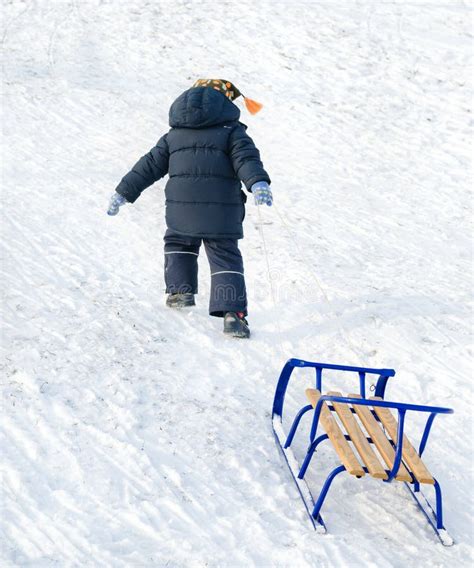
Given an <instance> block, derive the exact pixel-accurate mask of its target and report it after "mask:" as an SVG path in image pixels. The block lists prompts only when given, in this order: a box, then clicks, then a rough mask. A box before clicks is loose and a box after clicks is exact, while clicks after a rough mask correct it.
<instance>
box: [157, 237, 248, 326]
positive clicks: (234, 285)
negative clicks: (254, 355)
mask: <svg viewBox="0 0 474 568" xmlns="http://www.w3.org/2000/svg"><path fill="white" fill-rule="evenodd" d="M164 241H165V283H166V292H167V293H168V294H177V293H179V294H186V293H191V294H197V291H198V256H199V248H200V246H201V243H203V244H204V248H205V250H206V254H207V259H208V261H209V266H210V269H211V296H210V299H209V313H210V315H211V316H216V317H224V315H225V313H226V312H243V313H244V314H245V315H247V292H246V289H245V279H244V265H243V262H242V255H241V254H240V250H239V247H238V244H237V239H201V238H199V237H188V236H184V235H180V234H178V233H175V232H174V231H171V230H170V229H168V230H167V231H166V233H165V237H164Z"/></svg>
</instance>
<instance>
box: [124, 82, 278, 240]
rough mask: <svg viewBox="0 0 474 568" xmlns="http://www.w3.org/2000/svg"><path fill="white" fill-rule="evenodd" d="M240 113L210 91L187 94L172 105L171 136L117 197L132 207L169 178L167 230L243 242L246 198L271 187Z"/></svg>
mask: <svg viewBox="0 0 474 568" xmlns="http://www.w3.org/2000/svg"><path fill="white" fill-rule="evenodd" d="M239 118H240V110H239V109H238V107H237V106H236V105H235V104H234V103H232V102H231V101H230V100H229V99H227V98H226V97H225V96H224V95H223V94H222V93H220V92H218V91H216V90H214V89H211V88H209V87H197V88H192V89H189V90H187V91H185V92H184V93H183V94H182V95H180V96H179V97H178V98H177V99H176V100H175V102H174V103H173V104H172V105H171V108H170V112H169V123H170V126H171V129H170V131H169V132H168V133H167V134H165V135H164V136H163V137H162V138H160V140H159V141H158V143H157V145H156V146H155V147H154V148H152V150H150V152H148V154H145V156H143V157H142V158H140V160H139V161H138V162H137V163H136V164H135V165H134V166H133V168H132V170H131V171H130V172H129V173H128V174H127V175H126V176H125V177H124V178H123V179H122V181H121V182H120V184H119V186H118V187H117V189H116V191H117V193H120V194H121V195H123V196H124V197H125V198H126V199H127V201H130V202H132V203H133V202H134V201H135V200H136V199H137V198H138V197H139V196H140V194H141V192H142V191H143V190H144V189H145V188H147V187H148V186H150V185H151V184H152V183H154V182H155V181H157V180H159V179H160V178H162V177H163V176H165V175H166V174H167V173H168V174H169V180H168V182H167V184H166V188H165V194H166V224H167V226H168V228H170V229H171V230H173V231H175V232H177V233H180V234H182V235H190V236H194V237H202V238H209V239H218V238H234V239H240V238H242V237H243V231H242V221H243V219H244V215H245V206H244V203H245V201H246V195H245V193H244V192H243V191H242V190H241V181H242V182H244V184H245V186H246V188H247V189H248V190H250V188H251V186H252V185H253V184H254V183H255V182H257V181H266V182H268V183H270V178H269V176H268V174H267V172H266V171H265V170H264V168H263V164H262V162H261V161H260V154H259V151H258V150H257V148H256V147H255V144H254V143H253V141H252V139H251V138H250V136H248V134H247V133H246V129H247V127H246V126H245V125H244V124H242V123H241V122H239Z"/></svg>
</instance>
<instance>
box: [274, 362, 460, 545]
mask: <svg viewBox="0 0 474 568" xmlns="http://www.w3.org/2000/svg"><path fill="white" fill-rule="evenodd" d="M295 367H298V368H301V367H310V368H314V369H315V372H316V373H315V374H316V389H317V390H319V392H322V378H323V377H322V375H323V370H325V369H329V370H333V371H349V372H352V373H357V374H358V376H359V393H360V395H361V397H362V399H360V398H349V397H340V396H327V395H324V396H321V397H320V399H319V400H318V403H317V405H316V408H314V412H313V420H312V425H311V432H310V441H309V446H308V449H307V452H306V456H305V459H304V461H303V464H302V466H301V467H300V466H299V465H298V462H297V460H296V458H295V456H294V454H293V451H292V449H291V444H292V442H293V439H294V437H295V434H296V431H297V429H298V426H299V424H300V421H301V418H302V417H303V416H304V415H305V414H306V413H307V412H310V411H312V410H313V407H312V406H311V405H310V404H308V405H306V406H304V407H303V408H301V410H300V411H299V412H298V413H297V414H296V416H295V418H294V420H293V424H292V426H291V428H290V431H289V433H288V435H287V434H286V433H285V432H284V430H283V424H282V416H283V406H284V401H285V394H286V390H287V387H288V383H289V380H290V378H291V374H292V373H293V370H294V369H295ZM367 375H377V376H378V378H377V379H376V382H375V391H374V396H377V397H380V398H382V399H383V398H384V395H385V388H386V386H387V382H388V379H389V378H390V377H393V376H394V375H395V371H394V370H393V369H371V368H367V367H349V366H346V365H331V364H326V363H316V362H312V361H304V360H302V359H290V360H289V361H287V363H286V364H285V366H284V367H283V369H282V371H281V374H280V378H279V380H278V384H277V388H276V392H275V398H274V401H273V412H272V425H273V432H274V434H275V439H276V442H277V444H278V446H279V447H280V449H281V451H282V453H283V456H284V457H285V460H286V462H287V464H288V467H289V469H290V472H291V474H292V476H293V479H294V481H295V483H296V486H297V488H298V491H299V493H300V495H301V498H302V500H303V503H304V505H305V508H306V511H307V513H308V515H309V518H310V519H311V522H312V524H313V527H314V528H315V530H316V531H317V532H320V533H325V532H326V525H325V523H324V521H323V518H322V516H321V514H320V512H321V509H322V506H323V504H324V500H325V499H326V496H327V494H328V492H329V489H330V487H331V484H332V482H333V480H334V479H335V477H336V476H337V475H338V474H339V473H342V472H343V471H345V467H344V466H343V465H340V466H338V467H336V468H335V469H333V470H332V471H331V472H330V473H329V475H328V477H327V479H326V481H325V482H324V484H323V487H322V489H321V491H320V493H319V496H318V498H317V499H316V500H315V499H314V498H313V496H312V494H311V491H310V489H309V487H308V485H307V483H306V481H305V480H304V476H305V474H306V471H307V469H308V466H309V464H310V462H311V459H312V457H313V455H314V453H315V451H316V448H317V447H318V445H319V444H320V443H321V442H323V441H324V440H327V439H328V436H327V434H320V435H319V436H318V435H317V431H318V424H319V416H320V412H321V408H322V405H323V404H324V402H327V403H328V406H329V409H330V410H333V406H332V405H331V404H330V403H331V402H342V403H349V404H351V405H357V404H358V405H364V406H369V407H370V406H371V407H374V406H381V407H385V408H392V409H394V410H397V411H398V430H397V441H400V443H398V442H397V443H396V444H395V443H394V444H393V446H394V450H395V459H394V463H393V467H392V469H391V470H386V473H387V475H388V478H387V479H386V480H383V481H384V482H385V483H390V482H392V481H393V480H394V479H395V476H396V475H397V472H398V470H399V468H400V464H401V463H402V443H403V432H404V424H405V415H406V413H407V411H415V412H427V413H429V415H428V419H427V421H426V425H425V428H424V431H423V435H422V438H421V442H420V447H419V450H418V455H419V456H420V457H421V455H422V453H423V451H424V450H425V448H426V444H427V442H428V437H429V434H430V431H431V427H432V425H433V421H434V419H435V417H436V415H437V414H452V413H453V410H452V409H450V408H442V407H436V406H424V405H418V404H405V403H399V402H388V401H385V400H380V401H376V400H368V399H367V398H366V377H367ZM372 413H373V415H374V417H375V418H376V419H377V420H378V417H377V415H376V414H375V413H374V411H372ZM345 437H346V439H347V440H350V438H349V436H348V435H347V434H346V435H345ZM367 440H368V442H370V443H373V441H372V440H371V439H370V438H367ZM363 470H364V471H365V472H366V473H368V470H367V468H365V467H363ZM410 475H411V477H412V481H411V482H410V483H406V482H404V483H405V486H406V487H407V489H408V490H409V491H410V493H411V495H412V496H413V498H414V499H415V502H416V503H417V505H418V507H419V508H420V509H421V511H422V512H423V513H424V515H425V516H426V518H427V520H428V522H429V524H430V525H431V527H432V528H433V529H434V531H435V533H436V535H437V536H438V538H439V539H440V541H441V543H442V544H444V545H445V546H451V545H452V544H453V539H452V538H451V537H450V536H449V534H448V533H447V531H446V529H445V527H444V525H443V503H442V494H441V487H440V485H439V483H438V481H437V480H436V479H435V484H434V486H433V487H434V491H435V498H436V506H435V508H433V507H432V506H431V505H430V503H429V501H428V499H427V498H426V497H425V496H424V494H423V493H422V491H421V490H420V484H419V483H418V481H417V480H416V479H415V478H414V477H413V474H411V473H410Z"/></svg>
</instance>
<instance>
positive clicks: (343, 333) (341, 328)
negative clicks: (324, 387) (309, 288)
mask: <svg viewBox="0 0 474 568" xmlns="http://www.w3.org/2000/svg"><path fill="white" fill-rule="evenodd" d="M273 208H274V210H275V211H276V213H277V215H278V217H279V218H280V221H281V222H282V224H283V226H284V227H285V230H286V232H287V233H288V236H289V237H290V240H291V241H292V243H293V245H294V247H295V250H296V252H297V253H298V254H297V256H298V258H299V260H300V261H301V262H302V263H303V265H304V266H307V263H306V261H305V259H304V256H303V253H302V251H301V248H300V245H299V244H298V241H297V240H296V239H295V237H294V235H293V232H292V230H291V228H290V226H289V225H288V223H287V222H286V220H285V218H284V217H283V215H282V214H281V213H280V211H279V210H278V207H276V206H275V203H273ZM308 272H309V274H310V275H311V277H312V278H313V280H314V281H315V282H316V285H317V287H318V288H319V290H320V292H321V294H322V296H323V298H324V301H325V302H326V304H327V305H328V306H329V307H332V306H331V300H330V299H329V296H328V295H327V293H326V290H325V289H324V286H323V285H322V284H321V282H320V280H319V278H318V277H317V276H316V274H315V273H314V272H313V271H312V270H311V269H308ZM336 322H337V327H338V329H339V333H340V334H341V336H342V337H343V339H344V340H345V341H346V343H347V345H348V346H349V348H350V349H351V350H352V351H353V352H354V354H355V355H357V357H360V356H361V353H360V351H359V350H358V349H357V348H356V346H355V345H354V344H353V343H352V341H351V338H350V337H349V334H348V333H347V331H346V330H345V329H344V326H343V325H342V324H341V322H340V319H339V317H336Z"/></svg>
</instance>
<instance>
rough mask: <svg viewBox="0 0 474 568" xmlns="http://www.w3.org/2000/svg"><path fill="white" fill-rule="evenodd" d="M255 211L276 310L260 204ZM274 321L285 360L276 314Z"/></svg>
mask: <svg viewBox="0 0 474 568" xmlns="http://www.w3.org/2000/svg"><path fill="white" fill-rule="evenodd" d="M257 213H258V224H259V233H260V238H261V239H262V246H263V255H264V256H265V264H266V265H267V278H268V283H269V284H270V294H271V297H272V303H273V309H274V310H275V312H276V311H277V302H276V297H275V289H274V288H273V280H272V274H271V270H270V261H269V259H268V252H267V243H266V241H265V234H264V231H263V221H262V213H261V211H260V206H257ZM276 322H277V328H278V345H279V347H280V351H281V353H282V356H283V359H282V360H285V359H286V356H285V350H284V349H283V342H282V337H283V332H282V331H281V326H280V318H279V317H278V315H277V316H276Z"/></svg>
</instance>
